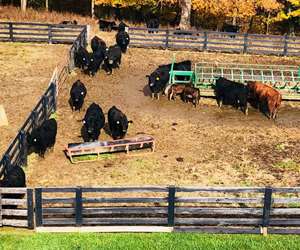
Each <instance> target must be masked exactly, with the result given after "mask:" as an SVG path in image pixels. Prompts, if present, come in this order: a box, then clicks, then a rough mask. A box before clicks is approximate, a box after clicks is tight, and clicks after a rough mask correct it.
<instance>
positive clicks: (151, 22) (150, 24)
mask: <svg viewBox="0 0 300 250" xmlns="http://www.w3.org/2000/svg"><path fill="white" fill-rule="evenodd" d="M146 26H147V28H148V29H158V28H159V19H158V18H151V19H148V20H147V21H146ZM157 32H158V31H156V33H157ZM148 33H154V31H153V30H148Z"/></svg>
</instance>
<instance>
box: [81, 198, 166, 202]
mask: <svg viewBox="0 0 300 250" xmlns="http://www.w3.org/2000/svg"><path fill="white" fill-rule="evenodd" d="M167 201H168V200H167V198H83V199H82V202H84V203H152V202H167Z"/></svg>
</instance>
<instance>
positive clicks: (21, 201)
mask: <svg viewBox="0 0 300 250" xmlns="http://www.w3.org/2000/svg"><path fill="white" fill-rule="evenodd" d="M26 204H27V200H26V199H7V198H2V205H20V206H21V205H26Z"/></svg>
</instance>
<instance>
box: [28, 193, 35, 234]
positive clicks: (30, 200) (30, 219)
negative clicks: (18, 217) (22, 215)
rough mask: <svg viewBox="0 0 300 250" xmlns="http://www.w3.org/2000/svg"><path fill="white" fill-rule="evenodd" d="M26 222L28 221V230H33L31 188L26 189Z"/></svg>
mask: <svg viewBox="0 0 300 250" xmlns="http://www.w3.org/2000/svg"><path fill="white" fill-rule="evenodd" d="M27 221H28V228H30V229H33V228H34V221H33V191H32V189H31V188H28V189H27Z"/></svg>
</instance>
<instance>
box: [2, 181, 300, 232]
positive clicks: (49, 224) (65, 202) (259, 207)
mask: <svg viewBox="0 0 300 250" xmlns="http://www.w3.org/2000/svg"><path fill="white" fill-rule="evenodd" d="M3 190H4V191H5V192H6V193H10V194H11V193H18V192H21V193H22V194H25V193H27V197H26V199H25V198H22V199H21V200H17V199H15V198H13V199H9V198H2V206H4V205H8V204H13V205H16V204H18V205H20V207H18V208H15V209H7V208H3V207H0V212H1V214H2V224H3V225H12V226H22V227H31V228H35V229H36V230H37V231H40V232H42V231H72V230H73V231H78V230H79V231H80V230H82V231H85V230H86V231H102V232H104V231H106V232H110V231H111V232H117V231H119V232H130V231H139V232H157V231H159V232H173V231H175V232H206V233H251V234H278V233H279V234H300V203H299V202H300V198H299V194H300V188H299V187H297V188H272V187H265V188H263V187H174V186H170V187H161V186H155V187H65V188H60V187H53V188H36V189H34V199H32V190H31V189H14V188H11V189H7V188H6V189H0V191H2V192H3ZM26 190H27V191H26ZM33 200H34V201H33ZM33 211H34V212H33ZM13 215H17V216H23V220H22V221H20V219H19V221H14V216H13ZM8 216H10V219H7V217H8ZM33 216H34V217H35V226H33V222H32V220H33V219H32V218H33ZM0 219H1V217H0ZM9 222H10V224H9ZM79 227H81V228H82V229H78V228H79Z"/></svg>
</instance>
